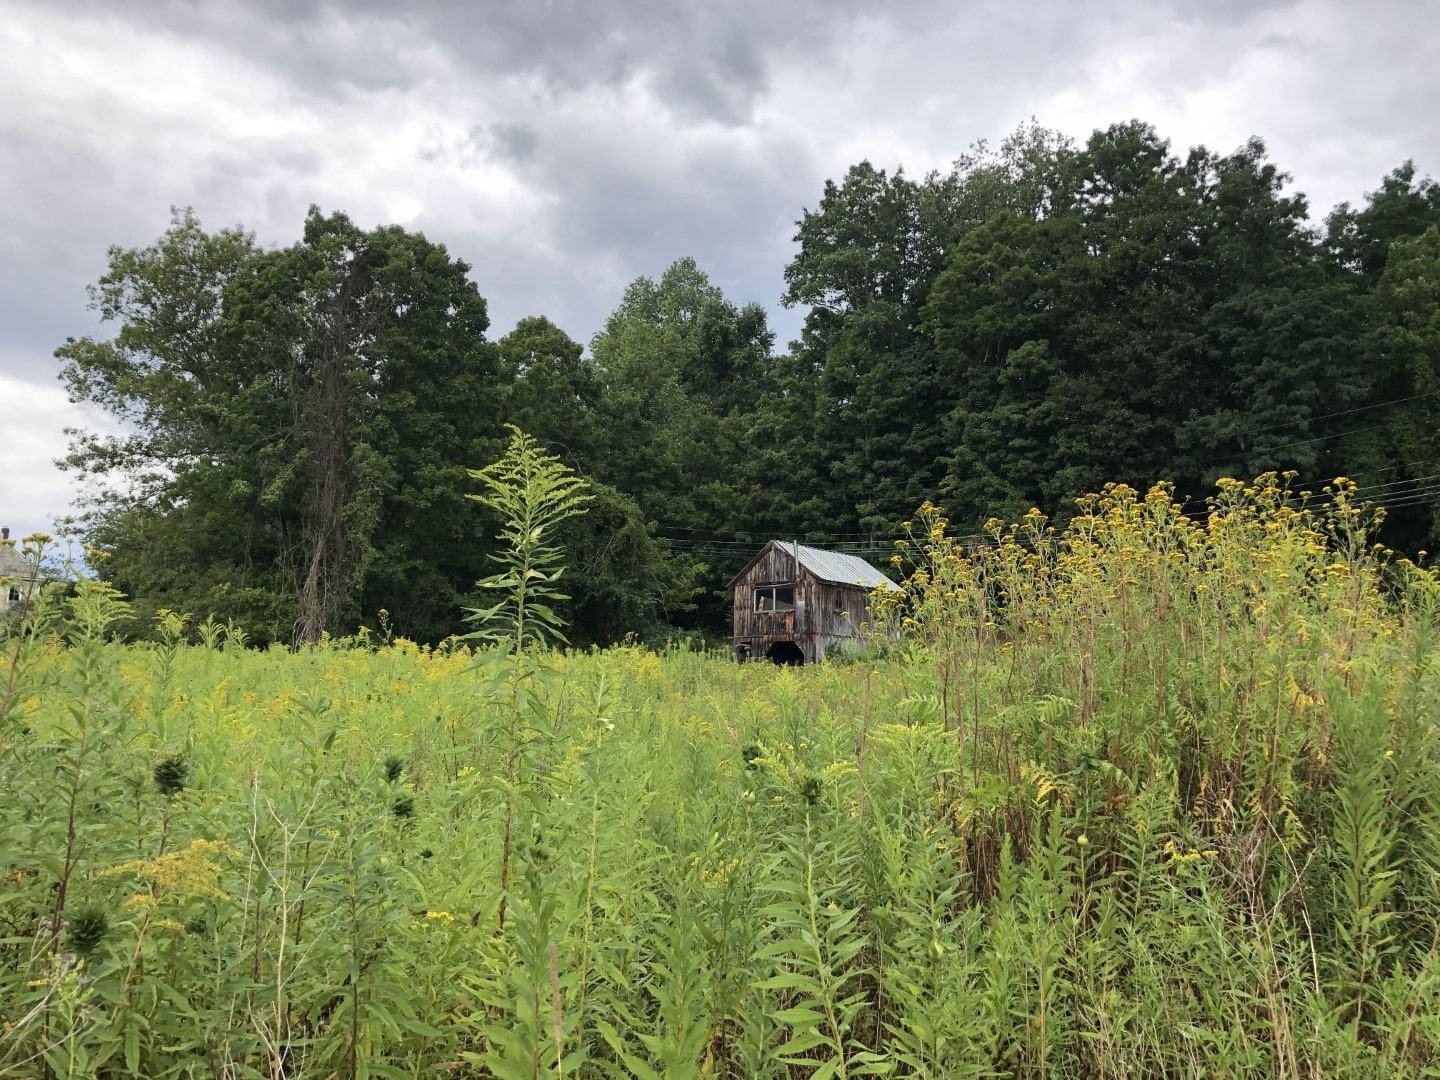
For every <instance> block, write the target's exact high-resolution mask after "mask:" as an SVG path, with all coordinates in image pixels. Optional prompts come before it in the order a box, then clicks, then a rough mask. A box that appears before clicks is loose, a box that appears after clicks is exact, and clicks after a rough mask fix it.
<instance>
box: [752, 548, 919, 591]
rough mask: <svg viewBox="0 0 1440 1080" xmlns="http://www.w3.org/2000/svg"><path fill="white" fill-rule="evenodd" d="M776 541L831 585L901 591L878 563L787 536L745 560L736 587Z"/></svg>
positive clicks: (821, 579)
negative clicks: (797, 542) (800, 541)
mask: <svg viewBox="0 0 1440 1080" xmlns="http://www.w3.org/2000/svg"><path fill="white" fill-rule="evenodd" d="M771 545H774V546H775V547H778V548H779V549H780V550H781V551H783V552H785V553H786V554H787V555H789V554H794V555H795V556H796V557H797V558H798V559H799V561H800V565H801V566H803V567H804V568H805V569H806V570H809V571H810V573H812V574H814V575H815V577H816V578H818V579H819V580H820V581H824V582H828V583H829V584H831V585H854V586H858V587H860V588H862V589H874V588H883V589H886V590H888V591H889V592H902V591H903V590H902V589H901V588H900V586H899V585H896V584H895V583H894V582H893V581H891V580H890V579H889V578H888V577H886V576H885V575H884V574H883V573H881V572H880V571H879V570H877V569H875V567H873V566H871V565H870V564H869V563H868V562H866V561H865V560H864V559H862V558H860V557H859V556H858V555H842V554H840V552H838V551H825V550H823V549H821V548H813V547H806V546H805V545H804V544H792V543H790V542H789V541H788V540H771V541H770V543H769V544H766V545H765V547H763V548H761V549H760V554H759V555H756V556H755V559H751V560H750V563H748V564H746V567H745V570H742V571H740V573H739V574H737V575H736V576H735V581H732V582H730V584H731V586H732V587H733V586H734V584H735V582H736V581H739V580H740V579H741V578H742V577H744V576H745V571H746V570H749V569H750V566H751V565H753V564H754V562H755V560H756V559H758V558H760V555H764V554H765V552H766V551H768V550H769V549H770V547H771Z"/></svg>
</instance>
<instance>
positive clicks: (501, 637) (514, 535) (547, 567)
mask: <svg viewBox="0 0 1440 1080" xmlns="http://www.w3.org/2000/svg"><path fill="white" fill-rule="evenodd" d="M507 426H508V427H509V429H510V432H511V437H510V446H509V448H508V449H507V450H506V451H505V456H504V457H502V458H501V459H500V460H499V461H497V462H495V463H494V464H493V465H490V466H487V467H486V468H484V469H479V470H475V469H471V470H470V475H471V477H472V478H474V479H476V480H479V481H480V482H481V483H483V484H484V485H485V494H483V495H471V496H469V497H470V498H472V499H474V500H475V501H476V502H478V503H481V504H482V505H484V506H488V507H490V509H492V510H494V511H495V512H496V513H497V514H499V515H500V517H501V519H502V520H503V521H504V524H503V525H502V526H501V528H500V532H499V533H498V534H497V539H499V540H500V541H501V543H502V544H503V545H504V547H503V548H502V549H501V550H500V551H499V552H497V553H495V554H492V555H491V556H490V558H491V559H492V560H494V561H495V562H497V563H499V564H500V566H501V567H503V569H502V570H501V572H500V573H498V574H492V575H491V576H490V577H487V578H485V579H484V580H482V581H480V582H479V587H480V588H482V589H485V590H487V591H489V592H491V593H495V594H498V595H499V597H500V599H499V600H498V601H497V602H496V603H494V604H493V605H491V606H490V607H487V608H473V609H471V611H470V615H469V618H468V620H467V621H469V622H473V623H476V624H477V628H476V630H475V631H474V632H473V633H472V634H470V635H469V636H470V637H471V638H473V639H476V640H479V641H484V642H487V643H494V644H497V645H500V646H501V647H502V648H504V649H508V648H516V649H524V648H525V647H526V646H528V645H540V646H545V645H549V644H553V643H554V642H557V641H558V642H562V643H564V642H565V640H566V639H565V634H564V631H563V626H564V624H563V623H562V621H561V619H560V616H559V615H557V614H556V613H555V609H554V608H553V607H552V606H551V605H552V604H554V603H555V602H556V601H560V600H568V599H570V598H569V597H568V596H567V595H565V594H564V593H562V592H561V591H560V590H559V589H558V588H556V583H557V582H559V580H560V575H561V574H563V573H564V572H565V566H564V563H563V561H562V560H563V557H564V553H563V551H562V550H561V548H560V546H559V545H558V544H557V543H556V542H555V539H554V538H555V532H556V528H557V526H559V524H560V523H561V522H562V521H565V520H567V519H568V518H572V517H574V516H575V515H576V514H579V513H581V512H583V510H584V507H585V503H586V502H588V501H589V499H590V496H589V495H588V494H586V493H585V492H584V487H585V482H584V481H583V480H581V479H580V478H579V477H577V476H575V475H573V474H572V473H571V472H570V470H569V469H567V468H566V467H565V466H564V465H562V464H561V463H560V461H559V459H558V458H554V457H551V456H550V455H549V454H546V453H545V452H544V451H543V450H542V449H540V446H539V444H538V443H536V442H535V440H534V439H532V438H531V437H530V436H529V435H526V434H525V433H524V432H523V431H521V430H520V429H519V428H518V427H516V426H515V425H513V424H510V425H507Z"/></svg>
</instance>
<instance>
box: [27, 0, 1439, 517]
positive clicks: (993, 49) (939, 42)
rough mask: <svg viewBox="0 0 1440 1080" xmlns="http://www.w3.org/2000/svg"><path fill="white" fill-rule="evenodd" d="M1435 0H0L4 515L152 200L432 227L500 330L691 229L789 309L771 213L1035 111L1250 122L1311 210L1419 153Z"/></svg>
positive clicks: (55, 425) (287, 224)
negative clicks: (90, 304) (68, 359)
mask: <svg viewBox="0 0 1440 1080" xmlns="http://www.w3.org/2000/svg"><path fill="white" fill-rule="evenodd" d="M1437 58H1440V3H1437V2H1436V0H1368V2H1366V3H1363V4H1362V3H1358V2H1354V0H1300V2H1290V0H1283V2H1282V0H1275V2H1261V0H1185V2H1183V3H1182V2H1174V3H1170V2H1164V0H1159V2H1149V3H1136V2H1135V0H1090V2H1087V3H1083V4H1082V3H1076V2H1073V0H1001V2H988V0H986V2H965V0H952V2H949V3H942V2H938V0H936V2H924V0H914V2H893V0H892V2H890V3H883V4H876V3H863V4H862V3H860V2H858V0H823V2H822V0H726V2H723V3H714V2H711V3H699V2H695V0H691V2H689V3H685V2H666V0H610V2H608V3H596V2H594V0H564V2H557V0H528V2H526V0H517V2H510V0H491V2H486V0H407V2H405V3H400V2H396V0H392V2H390V3H380V2H377V0H351V2H346V3H336V4H320V3H312V2H309V0H223V2H222V0H213V2H194V3H187V2H181V0H170V2H162V0H128V2H127V3H124V4H121V3H115V2H110V0H105V2H102V0H91V2H86V0H41V2H34V3H27V2H18V0H0V523H3V524H9V525H12V526H14V527H15V528H16V529H17V530H19V531H20V532H22V533H23V532H28V531H30V530H33V529H37V528H42V527H45V526H47V525H48V523H49V521H50V520H51V518H52V517H54V516H55V515H57V514H60V513H63V512H65V511H66V509H67V507H68V504H69V501H70V492H69V490H68V488H67V484H66V480H65V477H64V476H63V475H61V474H60V473H58V472H57V471H56V470H55V469H54V468H53V467H52V466H51V464H50V462H51V459H53V458H54V457H56V456H57V455H59V454H61V453H63V451H64V448H65V436H64V434H63V431H62V429H63V428H64V427H65V426H66V425H74V424H91V425H103V419H104V418H103V417H95V416H89V415H86V414H84V413H82V412H81V411H80V410H79V409H78V408H76V407H74V406H71V405H69V404H68V403H67V402H66V400H65V396H64V394H63V392H62V391H61V389H60V388H59V385H58V384H57V383H56V381H55V372H56V362H55V360H54V358H53V356H52V351H53V350H54V348H55V347H56V346H57V345H58V344H60V343H61V342H62V341H63V340H64V339H65V337H66V336H67V335H82V334H87V333H95V332H98V331H99V326H98V324H97V323H96V321H95V319H94V316H93V314H92V313H91V312H89V311H87V309H86V297H85V286H86V284H87V283H89V282H92V281H93V280H94V279H95V278H96V277H97V276H98V275H99V273H100V272H101V270H102V269H103V265H104V257H105V249H106V247H107V246H108V245H110V244H121V245H139V244H144V243H146V242H148V241H150V240H152V239H154V238H155V237H156V236H157V235H159V234H160V233H161V232H162V231H164V229H165V228H166V226H167V224H168V222H169V214H170V210H169V208H170V207H171V206H172V205H179V206H193V207H194V208H195V210H196V211H197V212H198V214H199V215H200V218H201V220H202V221H203V222H204V223H205V224H206V225H207V226H209V227H212V228H218V227H220V226H224V225H231V224H236V223H241V224H243V225H245V226H246V227H247V228H249V229H251V230H253V231H254V232H255V233H256V234H258V236H259V238H260V239H261V240H262V241H263V242H266V243H273V244H284V243H290V242H292V241H293V240H295V239H296V238H298V236H299V231H300V226H301V222H302V219H303V217H304V214H305V210H306V208H307V207H308V206H309V205H310V204H311V203H317V204H319V205H320V206H321V207H322V208H324V209H326V210H331V209H340V210H344V211H346V212H348V213H349V214H350V215H351V216H352V217H353V218H355V219H356V220H357V222H359V223H360V224H362V225H364V226H370V225H374V224H379V223H382V222H395V223H398V224H401V225H404V226H406V227H407V228H412V229H419V230H423V231H424V232H425V233H426V234H427V235H428V236H429V237H430V238H431V239H434V240H438V241H441V242H443V243H445V244H446V245H447V246H448V248H449V249H450V251H451V252H452V253H453V254H455V255H456V256H459V257H460V258H463V259H465V260H466V261H467V262H469V263H471V264H472V266H473V267H474V270H473V276H474V278H475V280H476V282H477V283H478V285H479V288H480V291H481V293H482V294H483V295H484V296H485V297H486V298H487V299H488V300H489V302H490V311H491V319H492V333H493V334H494V335H495V336H499V335H501V334H503V333H505V332H506V331H507V330H508V329H509V328H510V327H511V326H513V325H514V323H515V321H516V320H517V319H519V318H520V317H522V316H524V315H530V314H545V315H548V316H550V317H551V318H552V319H554V320H555V321H556V322H557V323H559V324H560V325H561V326H562V327H564V328H565V329H566V330H567V331H568V332H569V333H570V334H571V335H572V336H574V337H576V338H577V339H579V340H582V341H588V340H589V338H590V336H591V335H592V334H593V333H594V332H595V331H596V330H597V329H598V328H599V326H600V325H601V323H602V322H603V321H604V318H605V316H606V315H607V314H608V313H609V312H610V310H612V309H613V308H614V307H615V305H616V303H617V302H618V300H619V297H620V293H621V290H622V289H623V288H624V286H625V284H626V283H627V282H628V281H630V280H632V279H633V278H635V277H636V276H638V275H641V274H645V275H651V276H655V275H658V274H659V273H660V272H662V271H663V270H664V268H665V267H666V266H667V265H669V264H670V263H671V262H673V261H674V260H675V259H677V258H680V257H682V256H685V255H693V256H694V257H695V258H696V259H697V260H698V261H699V263H700V265H701V266H702V267H703V268H704V269H705V270H706V271H707V272H708V273H709V274H710V275H711V278H712V279H713V280H714V281H715V282H716V283H717V284H719V285H720V286H722V287H723V288H724V290H725V291H726V293H727V295H729V296H730V298H731V299H733V300H735V301H737V302H745V301H749V300H758V301H760V302H761V303H763V304H765V305H766V306H767V307H769V308H770V309H771V310H772V312H773V313H774V314H773V325H774V326H775V328H776V329H777V330H778V332H779V335H780V340H781V343H782V344H783V342H785V341H786V340H788V339H789V338H791V337H793V336H794V335H795V333H796V332H797V330H798V327H799V318H800V315H799V313H797V312H786V311H783V310H782V309H780V308H779V305H778V299H779V295H780V292H781V288H782V273H783V269H784V266H785V264H786V262H787V261H788V260H789V259H790V257H791V254H792V251H793V245H792V240H791V237H792V235H793V232H794V222H795V219H796V218H797V217H799V215H800V213H801V212H802V210H803V209H804V208H805V207H807V206H814V205H815V203H816V202H817V201H818V199H819V195H820V191H821V186H822V184H823V183H824V181H825V179H826V178H827V177H839V176H840V175H841V174H843V172H844V171H845V169H846V168H847V167H848V166H849V165H851V164H853V163H854V162H856V161H859V160H861V159H862V158H868V159H870V160H871V161H873V162H875V163H876V164H877V165H879V166H882V167H885V168H893V167H895V166H897V165H903V166H905V168H906V169H907V171H909V172H912V173H922V172H924V171H926V170H928V169H931V168H943V167H945V166H946V165H948V163H949V162H950V161H952V160H953V159H954V158H956V157H957V156H959V155H960V154H961V153H962V152H964V151H965V149H966V148H967V147H968V146H969V145H970V144H971V143H973V142H974V141H975V140H977V139H989V140H991V141H992V142H994V141H996V140H998V139H999V138H1001V137H1003V136H1004V135H1005V134H1006V133H1007V132H1009V131H1011V130H1013V129H1014V128H1015V127H1016V126H1017V125H1018V124H1020V123H1022V122H1023V121H1025V120H1026V119H1027V118H1029V117H1031V116H1034V117H1035V118H1036V119H1038V120H1039V122H1040V123H1041V124H1043V125H1045V126H1047V127H1052V128H1058V129H1060V130H1061V131H1064V132H1066V133H1067V134H1070V135H1072V136H1074V137H1076V138H1081V139H1083V138H1084V137H1085V136H1086V135H1088V134H1089V132H1090V131H1091V130H1093V129H1094V128H1096V127H1103V126H1105V125H1108V124H1110V123H1113V122H1116V121H1122V120H1128V119H1132V118H1139V119H1142V120H1146V121H1148V122H1150V123H1152V124H1154V125H1155V126H1156V127H1157V128H1158V129H1159V130H1160V132H1161V134H1162V135H1164V136H1166V137H1168V138H1170V139H1171V140H1172V141H1173V143H1174V144H1175V146H1176V147H1177V148H1179V149H1183V148H1185V147H1188V146H1190V145H1194V144H1197V143H1203V144H1204V145H1206V146H1208V147H1210V148H1211V149H1212V150H1217V151H1228V150H1232V149H1234V148H1236V147H1238V146H1239V145H1240V144H1241V143H1243V142H1244V140H1245V139H1246V138H1247V137H1249V136H1251V135H1260V136H1262V137H1263V138H1264V139H1265V140H1266V142H1267V143H1268V145H1269V148H1270V152H1271V156H1272V158H1273V159H1274V160H1275V161H1277V162H1278V163H1279V164H1280V166H1281V167H1282V168H1283V169H1285V170H1286V171H1287V172H1289V173H1291V174H1292V175H1293V177H1294V186H1295V187H1296V188H1298V189H1299V190H1302V191H1304V192H1306V193H1307V194H1308V195H1309V196H1310V198H1311V205H1312V213H1313V214H1314V215H1315V216H1316V217H1317V218H1318V217H1323V215H1324V213H1325V212H1327V211H1328V210H1329V208H1330V207H1331V206H1332V205H1333V204H1334V203H1336V202H1338V201H1341V200H1350V201H1358V200H1360V199H1361V198H1363V195H1364V193H1365V192H1366V191H1369V190H1372V189H1374V188H1375V187H1376V186H1377V184H1378V182H1379V180H1380V178H1381V177H1382V176H1383V175H1384V173H1386V172H1387V171H1389V170H1390V169H1391V168H1393V167H1394V166H1396V165H1398V164H1399V163H1401V162H1402V161H1404V160H1405V159H1406V158H1413V159H1415V161H1416V163H1417V165H1418V166H1419V168H1420V170H1421V171H1422V173H1431V174H1436V173H1440V107H1437V105H1436V103H1437V101H1440V63H1437Z"/></svg>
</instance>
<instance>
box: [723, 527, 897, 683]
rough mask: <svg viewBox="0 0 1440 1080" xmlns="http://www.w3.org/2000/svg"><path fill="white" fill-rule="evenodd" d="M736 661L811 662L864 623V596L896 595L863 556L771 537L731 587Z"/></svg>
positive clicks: (859, 633)
mask: <svg viewBox="0 0 1440 1080" xmlns="http://www.w3.org/2000/svg"><path fill="white" fill-rule="evenodd" d="M730 588H731V589H733V590H734V591H735V638H734V641H735V657H736V659H738V660H748V659H751V658H754V659H765V660H772V661H774V662H775V663H777V664H814V663H817V662H819V661H820V660H823V659H824V658H825V652H826V650H827V649H829V648H830V647H831V646H832V645H837V644H840V643H842V642H845V641H852V640H854V639H856V638H859V637H861V636H862V635H864V634H865V633H867V632H868V630H869V627H870V624H871V621H872V620H871V616H870V593H871V591H872V590H874V589H876V588H882V589H888V590H892V591H894V592H899V591H900V586H898V585H896V584H895V583H894V582H893V581H891V580H890V579H889V578H888V577H886V576H885V575H884V574H882V573H881V572H880V571H879V570H877V569H875V567H873V566H871V565H870V564H869V563H868V562H866V561H865V560H864V559H861V558H858V557H857V556H854V555H842V554H840V553H839V552H838V551H824V550H822V549H820V548H812V547H806V546H805V545H804V544H795V543H791V542H789V541H784V540H771V541H770V542H769V543H768V544H766V545H765V547H764V548H762V549H761V551H760V553H759V554H758V555H756V556H755V557H754V558H753V559H751V560H750V562H749V563H747V564H746V566H745V569H744V570H741V571H740V573H739V574H737V575H736V576H735V580H733V581H732V582H730Z"/></svg>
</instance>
